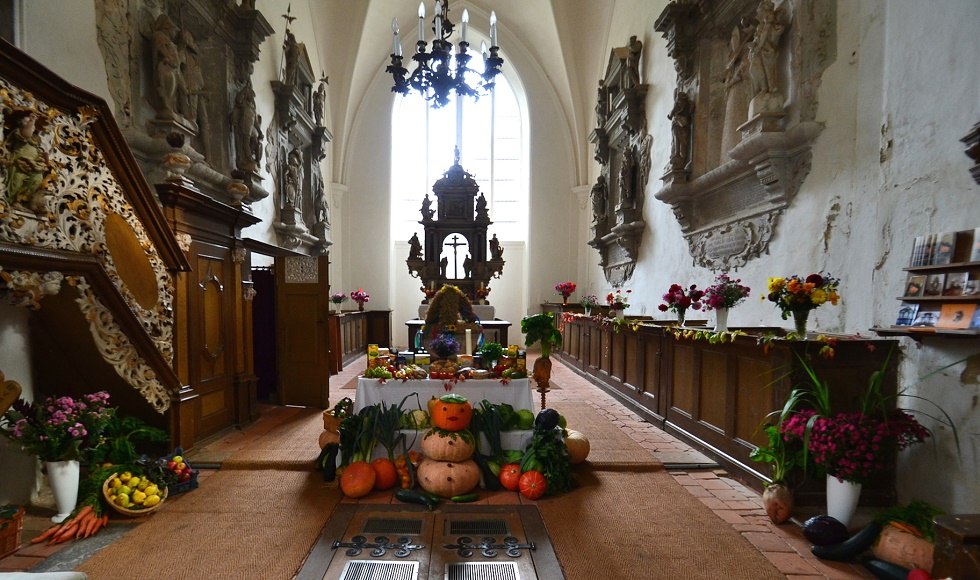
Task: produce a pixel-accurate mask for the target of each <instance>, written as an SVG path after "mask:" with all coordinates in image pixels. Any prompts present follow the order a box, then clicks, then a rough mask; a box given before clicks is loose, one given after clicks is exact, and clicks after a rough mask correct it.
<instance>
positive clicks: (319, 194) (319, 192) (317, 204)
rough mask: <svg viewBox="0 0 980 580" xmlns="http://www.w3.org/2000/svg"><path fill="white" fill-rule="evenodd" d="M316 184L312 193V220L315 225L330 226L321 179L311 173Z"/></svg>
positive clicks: (328, 209) (328, 208)
mask: <svg viewBox="0 0 980 580" xmlns="http://www.w3.org/2000/svg"><path fill="white" fill-rule="evenodd" d="M313 181H314V183H315V184H316V185H315V186H314V191H313V219H314V220H316V221H315V223H316V224H323V225H325V226H329V225H330V206H329V205H328V204H327V194H326V192H325V191H323V178H322V177H319V176H318V175H317V174H316V172H315V171H314V172H313Z"/></svg>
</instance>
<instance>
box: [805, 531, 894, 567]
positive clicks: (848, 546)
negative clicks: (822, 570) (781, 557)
mask: <svg viewBox="0 0 980 580" xmlns="http://www.w3.org/2000/svg"><path fill="white" fill-rule="evenodd" d="M880 533H881V525H880V524H878V523H877V522H871V523H869V524H868V525H866V526H864V528H862V529H861V531H859V532H858V533H856V534H854V535H853V536H851V537H850V538H848V539H847V540H845V541H843V542H841V543H839V544H834V545H832V546H813V547H812V548H810V552H812V553H813V555H814V556H816V557H817V558H820V559H821V560H834V561H835V562H845V561H847V560H851V559H854V558H857V557H858V556H859V555H861V553H862V552H864V551H865V550H867V549H868V548H870V547H871V545H872V544H874V542H875V540H876V539H878V535H879V534H880Z"/></svg>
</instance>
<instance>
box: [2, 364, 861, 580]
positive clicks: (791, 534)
mask: <svg viewBox="0 0 980 580" xmlns="http://www.w3.org/2000/svg"><path fill="white" fill-rule="evenodd" d="M363 364H364V362H363V359H359V360H355V361H354V362H352V363H351V364H349V365H347V368H346V369H345V370H344V371H343V372H342V373H341V374H339V375H336V376H334V377H332V378H331V380H330V383H331V386H332V387H333V388H334V389H336V390H334V391H333V397H332V398H334V399H335V398H337V396H338V394H340V395H343V396H351V397H353V394H354V391H352V390H343V391H340V390H339V387H340V386H342V385H344V384H346V383H347V382H348V381H350V380H351V379H353V378H354V377H356V376H357V374H358V373H359V372H360V370H361V369H363ZM531 364H533V357H532V359H531V360H529V361H528V365H529V366H530V365H531ZM553 380H554V383H555V384H556V385H560V388H557V389H554V390H552V391H551V392H549V393H548V394H547V400H548V403H549V404H554V403H557V402H560V401H582V402H587V403H588V404H590V405H592V406H593V407H594V408H595V409H596V410H598V411H599V412H601V413H603V414H604V415H606V416H607V417H608V418H609V419H610V420H611V421H613V422H614V423H616V424H617V425H618V426H619V427H620V428H621V429H623V431H624V432H625V433H626V434H627V435H629V436H630V437H631V438H633V439H634V440H635V441H636V442H638V443H639V444H640V445H641V446H642V447H643V448H645V449H647V450H648V451H649V452H650V453H651V454H652V455H653V456H654V457H656V458H658V459H660V460H661V461H663V462H664V464H665V465H666V466H667V467H668V470H669V471H670V473H671V475H672V476H673V477H674V479H675V480H676V481H677V483H679V484H680V485H681V486H683V488H684V489H685V490H687V491H688V492H689V493H690V494H691V495H693V496H695V497H697V498H698V499H699V500H700V501H701V502H702V503H704V505H705V506H707V507H708V508H709V509H711V510H712V511H714V513H715V514H716V515H717V516H718V518H719V520H720V521H721V522H723V523H724V524H725V525H730V526H732V527H733V528H734V529H735V530H737V531H739V532H740V533H741V534H742V535H743V536H744V537H745V539H746V540H747V541H748V542H749V543H750V544H751V545H752V546H754V547H755V548H756V549H758V550H759V551H760V552H761V553H762V554H763V555H764V556H765V557H766V558H767V559H768V560H769V561H770V562H772V564H773V565H774V566H775V567H776V568H777V569H779V570H780V571H781V572H782V573H783V574H785V575H786V577H787V578H790V579H795V580H803V579H809V578H813V579H816V578H833V579H843V578H873V576H872V575H871V574H870V573H868V572H867V571H866V570H864V568H862V567H861V566H860V565H859V564H842V563H838V562H825V561H821V560H818V559H817V558H815V557H814V556H813V555H811V554H810V550H809V544H808V543H807V542H806V540H805V539H804V538H803V537H802V536H801V534H800V528H799V526H798V525H796V524H794V523H786V524H783V525H781V526H775V525H773V524H772V523H771V522H770V521H769V518H768V517H767V516H766V514H765V511H764V510H763V507H762V501H761V498H760V496H759V494H758V493H757V492H755V491H754V490H752V489H750V488H748V487H746V486H744V485H742V484H741V483H739V482H738V481H736V480H735V479H734V478H732V477H730V476H729V474H728V473H727V472H726V471H725V470H724V469H720V468H718V467H717V465H716V464H714V462H712V461H711V460H710V459H709V458H707V457H705V456H704V455H702V454H701V453H699V452H697V451H696V450H694V449H692V448H691V447H690V446H688V445H686V444H685V443H684V442H682V441H681V440H679V439H677V438H675V437H673V436H671V435H670V434H668V433H665V432H663V431H661V430H660V429H657V428H656V427H654V426H653V425H651V424H649V423H646V422H645V421H643V420H642V419H641V418H640V417H639V416H638V415H636V414H635V413H633V412H632V411H630V410H629V409H627V408H626V407H624V406H623V405H621V404H620V403H618V402H617V401H616V400H615V399H614V398H613V397H612V396H610V395H609V394H607V393H605V392H604V391H602V390H601V389H599V388H598V387H596V386H594V385H592V384H591V383H590V382H588V381H587V380H585V379H583V378H581V377H580V376H579V375H577V374H576V373H575V372H573V371H571V370H570V369H568V368H567V367H565V366H564V365H562V364H560V363H558V364H555V365H554V369H553ZM291 415H292V413H291V412H290V410H289V409H288V408H284V407H270V408H268V409H265V410H263V415H262V418H261V419H260V420H259V421H258V422H256V423H255V424H254V425H252V426H249V427H246V428H245V429H242V430H235V431H232V432H230V433H229V434H227V435H226V436H225V437H222V438H221V439H218V440H215V441H213V442H211V443H209V444H207V445H203V446H201V448H200V449H198V450H193V452H192V453H190V454H189V455H192V456H195V457H197V458H198V459H197V461H198V462H199V463H200V462H202V461H207V459H204V458H213V459H220V458H221V457H223V456H227V455H228V454H230V453H233V452H234V451H235V450H237V449H240V448H242V447H243V446H245V445H247V444H248V443H249V441H250V440H252V439H253V438H255V437H258V436H260V435H261V433H264V432H266V431H267V430H268V429H270V428H272V427H274V426H275V425H277V424H279V423H281V422H283V421H287V420H288V419H289V417H290V416H291ZM675 465H683V466H685V468H683V469H675V468H673V467H672V466H675ZM701 465H704V466H705V467H703V468H699V469H693V468H691V466H701ZM208 474H209V471H208V470H206V469H205V470H202V471H201V477H200V479H201V480H202V481H203V480H206V478H207V476H208ZM173 500H174V501H179V500H180V497H179V496H178V497H175V498H173ZM345 501H348V500H345ZM349 501H362V502H378V503H388V502H391V501H394V500H393V499H392V497H391V494H390V493H380V492H379V493H377V494H372V495H371V496H368V497H367V498H363V499H361V500H349ZM518 502H526V503H533V502H528V501H527V500H523V498H521V497H520V496H518V495H516V494H514V493H510V492H502V493H491V494H488V495H487V496H486V497H485V498H483V499H481V500H480V501H479V502H478V504H477V505H479V504H480V503H482V504H492V505H506V504H511V503H518ZM33 511H35V510H32V512H33ZM42 511H43V510H42ZM48 515H50V514H48ZM128 523H130V524H135V523H138V522H137V521H132V522H128ZM49 525H50V524H49V523H48V521H47V517H46V516H45V514H44V513H37V514H35V513H29V514H28V516H27V518H25V525H24V533H23V541H24V543H25V544H27V546H25V547H22V548H20V550H18V551H17V552H16V553H15V554H13V555H11V556H8V557H7V558H4V559H2V560H0V572H4V571H24V570H30V569H31V568H33V567H34V566H36V565H38V564H39V563H41V562H43V561H44V560H45V559H46V558H48V557H50V556H52V555H53V554H56V553H58V552H59V551H60V550H62V549H63V547H62V546H52V547H48V546H45V545H40V546H31V545H30V544H28V541H29V540H30V539H31V538H32V537H34V536H36V535H37V534H39V533H40V532H41V531H43V530H44V529H45V528H47V527H48V526H49Z"/></svg>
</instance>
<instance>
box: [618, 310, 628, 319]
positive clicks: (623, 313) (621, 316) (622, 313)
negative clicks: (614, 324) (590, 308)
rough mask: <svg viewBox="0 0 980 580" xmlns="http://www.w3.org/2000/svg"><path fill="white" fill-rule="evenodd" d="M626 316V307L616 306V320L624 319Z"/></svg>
mask: <svg viewBox="0 0 980 580" xmlns="http://www.w3.org/2000/svg"><path fill="white" fill-rule="evenodd" d="M625 318H626V309H624V308H617V309H616V320H624V319H625Z"/></svg>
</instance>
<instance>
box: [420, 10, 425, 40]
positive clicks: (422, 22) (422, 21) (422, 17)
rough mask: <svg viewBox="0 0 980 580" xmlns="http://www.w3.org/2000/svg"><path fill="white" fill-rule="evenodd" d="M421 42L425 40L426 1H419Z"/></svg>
mask: <svg viewBox="0 0 980 580" xmlns="http://www.w3.org/2000/svg"><path fill="white" fill-rule="evenodd" d="M419 42H425V3H424V2H419Z"/></svg>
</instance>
